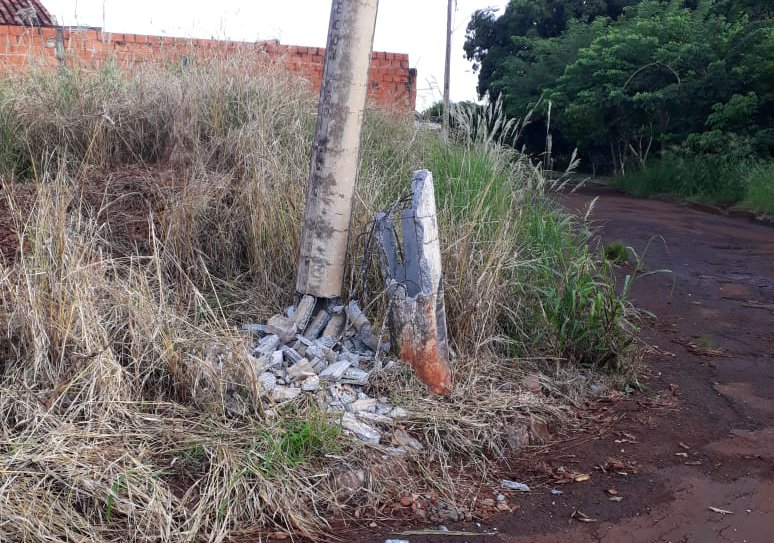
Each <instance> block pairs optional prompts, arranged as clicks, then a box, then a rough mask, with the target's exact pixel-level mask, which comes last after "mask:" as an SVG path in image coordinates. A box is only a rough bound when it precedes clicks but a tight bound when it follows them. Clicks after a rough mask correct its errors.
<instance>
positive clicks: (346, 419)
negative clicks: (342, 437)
mask: <svg viewBox="0 0 774 543" xmlns="http://www.w3.org/2000/svg"><path fill="white" fill-rule="evenodd" d="M341 427H342V428H344V429H345V430H348V431H350V432H352V433H353V434H354V435H355V437H357V438H358V439H359V440H361V441H364V442H366V443H373V444H378V443H379V441H381V439H382V435H381V434H380V433H379V431H378V430H376V429H375V428H373V427H371V426H369V425H368V424H366V423H364V422H361V421H359V420H357V418H356V417H355V416H354V415H353V414H351V413H344V416H342V417H341Z"/></svg>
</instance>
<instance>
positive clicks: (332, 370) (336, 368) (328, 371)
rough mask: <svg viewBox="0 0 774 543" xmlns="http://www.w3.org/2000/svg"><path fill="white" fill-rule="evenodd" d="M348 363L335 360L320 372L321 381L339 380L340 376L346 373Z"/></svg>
mask: <svg viewBox="0 0 774 543" xmlns="http://www.w3.org/2000/svg"><path fill="white" fill-rule="evenodd" d="M349 366H350V363H349V362H348V361H346V360H337V361H336V362H334V363H333V364H331V365H330V366H328V367H327V368H325V369H324V370H323V371H321V372H320V377H321V378H322V379H329V380H334V381H337V380H339V379H341V376H342V375H344V372H345V371H347V369H348V368H349Z"/></svg>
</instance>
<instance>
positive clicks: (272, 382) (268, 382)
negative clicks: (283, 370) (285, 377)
mask: <svg viewBox="0 0 774 543" xmlns="http://www.w3.org/2000/svg"><path fill="white" fill-rule="evenodd" d="M258 382H259V383H260V384H261V388H262V389H263V390H265V391H266V392H271V391H273V390H274V389H275V387H276V386H277V378H276V377H275V376H274V374H273V373H269V372H268V371H267V372H264V373H262V374H260V375H259V376H258Z"/></svg>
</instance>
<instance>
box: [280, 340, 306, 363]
mask: <svg viewBox="0 0 774 543" xmlns="http://www.w3.org/2000/svg"><path fill="white" fill-rule="evenodd" d="M280 350H281V351H282V352H283V353H284V354H285V360H287V362H288V364H297V363H298V362H300V361H301V360H302V359H303V358H304V357H303V356H301V353H299V352H298V351H296V350H295V349H294V348H292V347H288V346H286V345H283V346H282V347H281V349H280Z"/></svg>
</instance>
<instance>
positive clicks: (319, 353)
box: [304, 343, 325, 360]
mask: <svg viewBox="0 0 774 543" xmlns="http://www.w3.org/2000/svg"><path fill="white" fill-rule="evenodd" d="M304 356H306V357H307V358H308V359H309V360H312V359H313V358H325V353H324V352H323V348H322V347H321V346H320V345H317V344H315V343H313V344H311V345H309V346H308V347H307V348H306V353H304Z"/></svg>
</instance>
